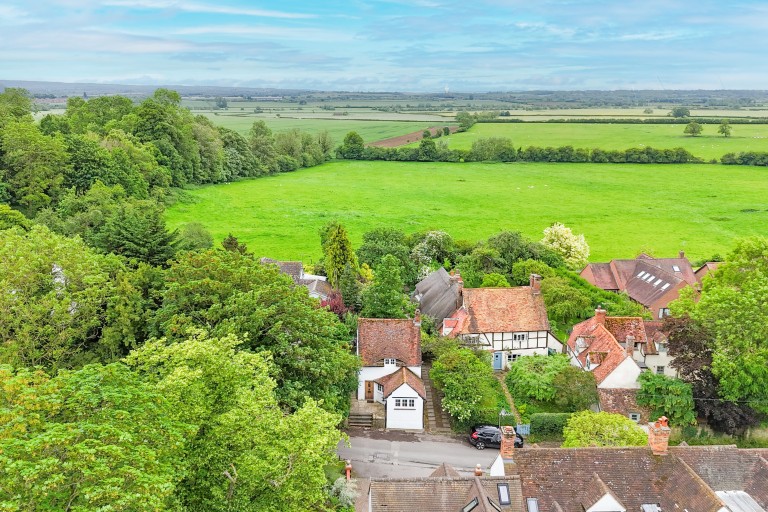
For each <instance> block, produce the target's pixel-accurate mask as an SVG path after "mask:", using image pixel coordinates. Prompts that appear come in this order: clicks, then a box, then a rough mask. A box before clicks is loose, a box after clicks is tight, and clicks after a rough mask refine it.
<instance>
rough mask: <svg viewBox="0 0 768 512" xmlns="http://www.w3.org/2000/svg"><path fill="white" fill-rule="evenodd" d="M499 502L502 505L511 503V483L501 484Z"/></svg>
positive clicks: (499, 486)
mask: <svg viewBox="0 0 768 512" xmlns="http://www.w3.org/2000/svg"><path fill="white" fill-rule="evenodd" d="M497 487H498V489H499V503H501V504H502V505H509V504H510V503H511V501H510V499H509V484H499V485H498V486H497Z"/></svg>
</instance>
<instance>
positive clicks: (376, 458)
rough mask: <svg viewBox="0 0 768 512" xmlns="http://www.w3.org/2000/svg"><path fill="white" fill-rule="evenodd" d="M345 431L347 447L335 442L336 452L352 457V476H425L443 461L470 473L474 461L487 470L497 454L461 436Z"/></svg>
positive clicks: (472, 470) (461, 471)
mask: <svg viewBox="0 0 768 512" xmlns="http://www.w3.org/2000/svg"><path fill="white" fill-rule="evenodd" d="M348 434H349V441H350V445H351V446H347V445H346V444H345V443H344V442H342V443H339V447H338V449H337V453H338V454H339V457H340V458H342V459H351V460H352V473H353V476H354V477H355V478H387V477H388V478H397V477H427V476H429V475H430V473H432V471H434V470H435V468H437V466H439V465H440V464H442V463H443V462H447V463H448V464H450V465H451V466H453V467H454V468H455V469H456V470H457V471H458V472H459V473H461V474H466V475H471V474H473V472H474V468H475V465H476V464H480V466H481V467H482V468H483V471H485V472H487V471H488V470H489V468H490V466H491V464H492V463H493V461H494V460H496V457H497V456H498V455H499V450H498V449H496V448H486V449H485V450H478V449H476V448H475V447H474V446H472V445H470V444H469V441H467V440H466V439H464V438H463V437H461V436H455V437H454V436H438V435H432V434H416V433H409V432H385V431H377V430H368V429H355V430H350V431H349V432H348Z"/></svg>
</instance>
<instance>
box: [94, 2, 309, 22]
mask: <svg viewBox="0 0 768 512" xmlns="http://www.w3.org/2000/svg"><path fill="white" fill-rule="evenodd" d="M104 4H105V5H110V6H113V7H130V8H134V9H176V10H179V11H185V12H195V13H208V14H232V15H235V16H259V17H264V18H285V19H306V18H316V17H317V16H316V15H314V14H307V13H295V12H285V11H271V10H266V9H248V8H242V7H230V6H226V5H212V4H204V3H196V2H181V1H177V0H108V1H106V2H104Z"/></svg>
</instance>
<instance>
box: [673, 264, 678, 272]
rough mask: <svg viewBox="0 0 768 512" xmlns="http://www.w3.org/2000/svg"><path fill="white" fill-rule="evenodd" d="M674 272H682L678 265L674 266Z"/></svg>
mask: <svg viewBox="0 0 768 512" xmlns="http://www.w3.org/2000/svg"><path fill="white" fill-rule="evenodd" d="M672 270H674V271H675V272H680V267H678V266H677V265H672Z"/></svg>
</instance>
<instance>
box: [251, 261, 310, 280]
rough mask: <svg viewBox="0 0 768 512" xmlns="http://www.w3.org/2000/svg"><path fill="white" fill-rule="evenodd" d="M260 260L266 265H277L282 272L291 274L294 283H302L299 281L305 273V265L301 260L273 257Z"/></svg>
mask: <svg viewBox="0 0 768 512" xmlns="http://www.w3.org/2000/svg"><path fill="white" fill-rule="evenodd" d="M259 261H261V263H262V264H264V265H270V264H271V265H277V266H278V268H279V269H280V272H282V273H283V274H286V275H289V276H291V279H293V282H294V283H296V284H301V283H299V281H300V280H301V277H302V276H303V275H304V265H303V264H302V263H301V262H300V261H278V260H273V259H272V258H261V260H259Z"/></svg>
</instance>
